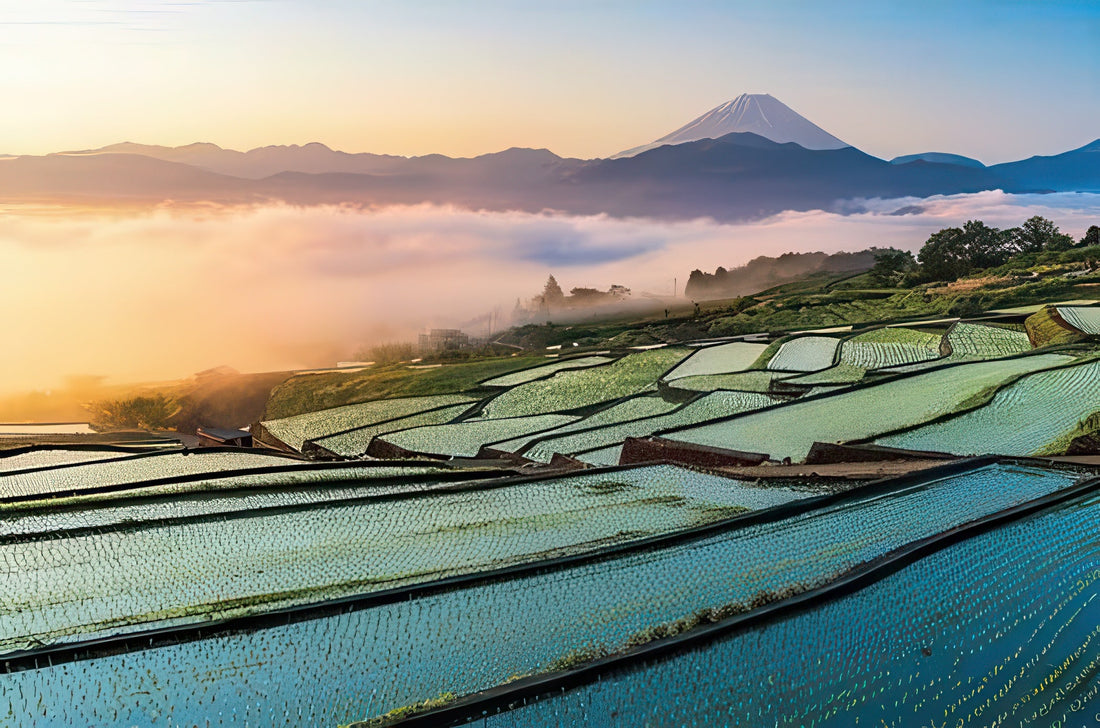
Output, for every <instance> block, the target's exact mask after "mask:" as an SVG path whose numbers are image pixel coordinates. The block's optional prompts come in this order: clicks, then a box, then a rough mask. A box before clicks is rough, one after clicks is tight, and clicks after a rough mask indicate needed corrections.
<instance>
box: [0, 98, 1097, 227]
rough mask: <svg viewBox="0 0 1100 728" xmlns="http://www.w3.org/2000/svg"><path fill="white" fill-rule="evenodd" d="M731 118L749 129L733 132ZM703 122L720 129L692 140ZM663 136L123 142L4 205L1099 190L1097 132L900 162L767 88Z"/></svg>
mask: <svg viewBox="0 0 1100 728" xmlns="http://www.w3.org/2000/svg"><path fill="white" fill-rule="evenodd" d="M728 128H736V129H739V130H735V131H732V132H728V133H724V134H722V133H720V132H723V131H725V130H726V129H728ZM745 128H751V130H743V129H745ZM697 134H718V136H717V137H716V138H714V137H703V138H699V139H694V140H686V139H687V138H688V137H691V136H693V135H697ZM769 137H775V138H769ZM681 139H684V141H678V140H681ZM666 141H670V142H671V141H676V142H677V143H664V142H666ZM658 143H660V144H658ZM654 144H658V146H655V147H653V148H648V147H650V146H652V145H646V147H641V148H638V149H639V150H642V151H638V150H629V152H624V153H623V154H622V155H618V156H617V158H613V159H592V160H581V159H568V158H563V157H559V156H557V155H555V154H553V153H551V152H549V151H547V150H545V149H516V148H513V149H508V150H505V151H503V152H497V153H494V154H485V155H482V156H480V157H473V158H462V159H453V158H450V157H445V156H442V155H428V156H423V157H397V156H388V155H378V154H348V153H345V152H339V151H334V150H332V149H329V148H328V147H326V146H324V145H323V144H316V143H315V144H307V145H305V146H272V147H261V148H258V149H253V150H251V151H248V152H238V151H234V150H229V149H222V148H221V147H218V146H216V145H213V144H191V145H188V146H184V147H160V146H146V145H141V144H132V143H124V144H116V145H112V146H109V147H104V148H102V149H94V150H86V151H77V152H64V153H59V154H51V155H46V156H40V157H39V156H16V157H10V158H3V159H0V202H80V203H85V204H133V205H143V204H156V203H160V202H163V201H166V200H171V201H178V202H199V201H209V202H216V203H242V202H244V203H253V202H266V201H285V202H288V203H292V204H321V203H350V204H359V205H365V206H379V205H389V204H416V203H421V202H429V203H438V204H452V205H458V206H463V207H467V208H471V209H486V210H524V211H532V212H538V211H543V210H558V211H562V212H567V213H577V214H599V213H605V214H609V215H615V216H639V217H650V218H665V219H684V218H693V217H700V216H707V217H713V218H715V219H717V220H721V221H733V220H743V219H751V218H757V217H761V216H766V215H769V214H773V213H775V212H779V211H782V210H812V209H824V210H832V209H851V205H850V204H843V203H844V201H847V200H851V199H853V198H874V197H883V198H892V197H928V196H930V195H936V194H958V193H965V192H978V191H982V190H992V189H1002V190H1005V191H1006V192H1056V191H1057V192H1060V191H1079V192H1100V139H1098V140H1097V141H1095V142H1092V143H1091V144H1088V145H1086V146H1083V147H1081V148H1079V149H1074V150H1071V151H1068V152H1065V153H1063V154H1059V155H1055V156H1050V157H1031V158H1030V159H1025V160H1021V161H1018V162H1010V163H1006V164H997V165H992V166H989V167H986V166H984V165H982V164H981V162H978V161H977V160H973V159H969V158H967V157H960V156H958V155H948V154H943V153H937V152H928V153H924V154H917V155H909V156H906V157H898V158H896V159H893V160H891V161H889V162H887V161H885V160H882V159H878V158H876V157H872V156H870V155H868V154H865V153H864V152H861V151H859V150H858V149H856V148H854V147H852V146H849V145H847V144H845V143H844V142H842V141H840V140H839V139H838V138H836V137H834V136H832V135H831V134H829V133H827V132H825V131H824V130H822V129H820V128H819V127H817V126H816V125H814V124H812V123H811V122H809V121H807V120H806V119H804V118H803V117H801V116H799V115H798V114H796V113H795V112H793V111H791V110H790V109H789V108H788V107H786V106H784V105H783V104H782V103H780V102H779V101H777V100H776V99H774V98H772V97H771V96H766V95H753V96H740V97H738V98H737V99H734V100H733V101H731V102H729V103H728V104H723V105H722V106H719V107H717V108H716V109H713V110H712V111H710V112H708V113H707V114H704V115H703V116H702V117H700V118H699V119H696V120H695V121H693V122H692V123H691V124H688V125H687V126H686V127H684V128H683V129H679V130H677V131H676V132H673V133H672V134H670V135H668V136H667V137H663V138H662V139H661V140H658V142H654Z"/></svg>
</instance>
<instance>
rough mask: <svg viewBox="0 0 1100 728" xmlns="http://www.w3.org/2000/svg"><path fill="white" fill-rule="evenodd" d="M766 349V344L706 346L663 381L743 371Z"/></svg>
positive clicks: (739, 343)
mask: <svg viewBox="0 0 1100 728" xmlns="http://www.w3.org/2000/svg"><path fill="white" fill-rule="evenodd" d="M767 348H768V347H767V345H766V344H750V343H747V342H744V341H734V342H732V343H729V344H720V345H718V346H708V347H705V348H703V349H699V350H698V351H696V352H695V353H694V354H692V355H691V356H690V357H688V358H687V359H685V360H684V362H683V363H681V364H680V365H679V366H678V367H676V368H675V369H673V370H672V371H671V372H669V374H668V376H666V377H665V381H672V380H674V379H683V378H684V377H693V376H708V375H714V374H730V373H732V372H740V371H744V370H745V369H748V368H749V367H750V366H752V364H753V362H755V361H756V360H757V358H758V357H759V356H760V355H761V354H762V353H764V350H765V349H767Z"/></svg>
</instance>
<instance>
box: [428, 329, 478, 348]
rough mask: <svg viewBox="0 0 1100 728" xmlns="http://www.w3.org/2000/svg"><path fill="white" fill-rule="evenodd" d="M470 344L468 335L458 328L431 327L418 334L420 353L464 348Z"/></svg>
mask: <svg viewBox="0 0 1100 728" xmlns="http://www.w3.org/2000/svg"><path fill="white" fill-rule="evenodd" d="M469 345H470V337H469V336H467V335H466V334H464V333H463V332H462V331H460V330H458V329H432V330H431V331H429V332H428V333H426V334H421V335H420V351H421V353H432V352H438V351H447V350H449V349H465V348H466V347H468V346H469Z"/></svg>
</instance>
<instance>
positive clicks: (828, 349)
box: [768, 336, 840, 372]
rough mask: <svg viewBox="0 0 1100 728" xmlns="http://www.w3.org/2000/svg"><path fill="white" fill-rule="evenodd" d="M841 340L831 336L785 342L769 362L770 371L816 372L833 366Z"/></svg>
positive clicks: (805, 337) (808, 337)
mask: <svg viewBox="0 0 1100 728" xmlns="http://www.w3.org/2000/svg"><path fill="white" fill-rule="evenodd" d="M839 344H840V339H834V338H832V337H830V336H799V337H797V338H794V339H791V340H789V341H785V342H783V345H782V346H780V347H779V351H778V352H776V354H775V356H773V357H772V359H771V361H769V362H768V369H772V370H775V371H781V372H816V371H818V370H820V369H826V368H828V367H831V366H832V365H833V360H834V358H835V356H836V349H837V346H838V345H839Z"/></svg>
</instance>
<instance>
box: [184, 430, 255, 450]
mask: <svg viewBox="0 0 1100 728" xmlns="http://www.w3.org/2000/svg"><path fill="white" fill-rule="evenodd" d="M195 434H196V435H197V436H198V438H199V447H252V433H250V432H245V431H244V430H231V429H227V428H223V427H200V428H198V429H197V430H195Z"/></svg>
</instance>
